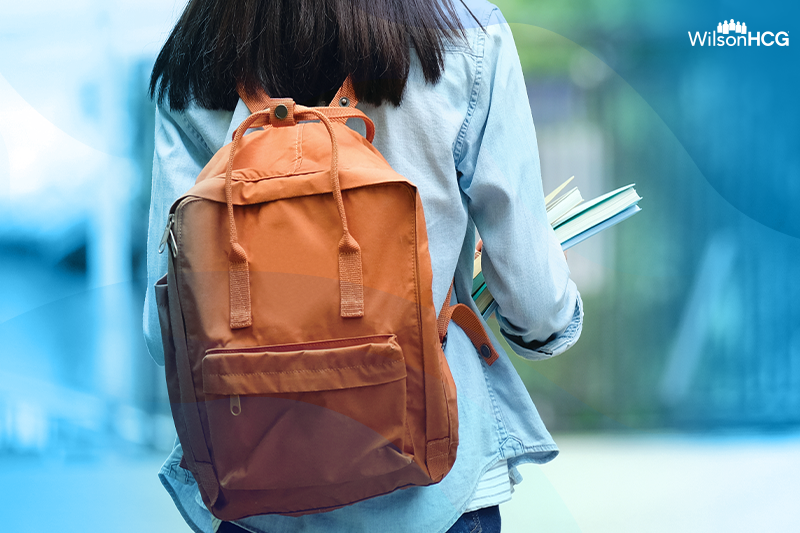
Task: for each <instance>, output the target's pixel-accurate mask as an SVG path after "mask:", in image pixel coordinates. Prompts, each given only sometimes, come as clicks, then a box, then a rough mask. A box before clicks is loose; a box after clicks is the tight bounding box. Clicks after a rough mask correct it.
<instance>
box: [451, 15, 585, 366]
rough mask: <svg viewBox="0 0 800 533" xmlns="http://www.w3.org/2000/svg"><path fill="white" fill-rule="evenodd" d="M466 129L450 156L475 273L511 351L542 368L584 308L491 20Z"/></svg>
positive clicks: (517, 79)
mask: <svg viewBox="0 0 800 533" xmlns="http://www.w3.org/2000/svg"><path fill="white" fill-rule="evenodd" d="M483 38H484V40H485V42H484V54H483V56H482V61H481V63H480V65H479V70H478V78H477V81H476V84H475V89H474V92H473V96H474V99H473V102H474V105H473V109H472V113H471V115H470V116H469V126H468V128H467V129H466V134H465V136H464V138H463V141H462V144H461V146H459V147H458V148H459V149H458V150H457V166H458V170H459V173H460V175H461V178H460V186H461V189H462V191H463V192H464V194H465V195H466V197H467V201H468V207H469V213H470V216H471V218H472V219H473V221H474V222H475V225H476V227H477V229H478V232H479V234H480V236H481V238H482V239H483V254H482V261H481V262H482V268H483V273H484V277H485V279H486V285H487V287H488V288H489V290H490V291H491V293H492V295H493V296H494V298H495V301H496V302H497V307H496V315H497V319H498V322H499V324H500V327H501V331H502V332H503V334H504V336H505V337H506V339H507V340H508V341H509V343H510V345H511V346H512V348H513V349H514V350H515V351H516V352H517V353H518V354H519V355H520V356H522V357H524V358H527V359H546V358H548V357H552V356H554V355H558V354H559V353H561V352H563V351H565V350H566V349H567V348H569V347H571V346H572V345H573V344H574V343H575V342H576V341H577V339H578V337H579V336H580V332H581V327H582V321H583V306H582V303H581V299H580V295H579V294H578V290H577V288H576V286H575V283H574V282H573V281H572V280H571V279H570V272H569V267H568V266H567V262H566V259H565V258H564V255H563V253H562V250H561V246H560V244H559V242H558V240H557V239H556V236H555V233H554V231H553V229H552V228H551V227H550V225H549V224H548V223H547V215H546V211H545V205H544V195H543V192H542V182H541V171H540V166H539V154H538V149H537V145H536V133H535V131H534V126H533V119H532V116H531V111H530V106H529V103H528V97H527V91H526V88H525V82H524V79H523V76H522V69H521V67H520V62H519V57H518V55H517V51H516V47H515V45H514V40H513V37H512V35H511V30H510V28H509V26H508V24H506V23H505V21H504V20H503V19H502V16H501V15H500V14H499V11H495V14H494V15H493V17H492V21H491V22H490V24H489V25H487V27H486V32H485V34H484V35H483Z"/></svg>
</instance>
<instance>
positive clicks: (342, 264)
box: [225, 99, 375, 329]
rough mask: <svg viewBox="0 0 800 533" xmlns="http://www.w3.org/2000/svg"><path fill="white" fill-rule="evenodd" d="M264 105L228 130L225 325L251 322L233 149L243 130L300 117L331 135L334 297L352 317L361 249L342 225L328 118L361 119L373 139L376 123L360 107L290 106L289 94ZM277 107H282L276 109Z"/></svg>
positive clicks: (359, 290)
mask: <svg viewBox="0 0 800 533" xmlns="http://www.w3.org/2000/svg"><path fill="white" fill-rule="evenodd" d="M270 103H271V104H273V103H274V104H276V105H275V108H272V107H269V108H266V109H263V110H261V111H258V112H256V113H253V114H252V115H250V116H249V117H248V118H246V119H245V120H244V121H243V122H242V123H241V124H240V125H239V127H238V128H237V129H236V132H235V133H234V134H233V144H232V145H231V150H230V156H229V157H228V168H227V170H226V172H225V201H226V203H227V207H228V224H229V227H228V230H229V235H230V243H231V251H230V255H229V257H228V265H229V267H228V271H229V277H230V310H231V317H230V326H231V329H239V328H246V327H250V326H251V325H252V324H253V318H252V312H251V307H250V268H249V266H248V261H247V252H246V251H245V249H244V248H243V247H242V246H241V245H240V244H239V237H238V234H237V231H236V220H235V218H234V215H233V160H234V157H235V156H236V149H237V148H238V146H239V142H240V141H241V139H242V137H243V136H244V134H245V132H246V131H247V130H248V129H250V128H255V127H261V126H269V125H273V123H276V124H277V123H280V124H281V125H282V126H283V125H287V126H288V125H294V124H296V123H297V121H300V120H319V121H320V122H322V123H323V124H324V125H325V128H326V129H327V130H328V134H329V135H330V137H331V170H330V176H331V188H332V189H333V191H332V192H333V197H334V200H335V201H336V207H337V210H338V212H339V219H340V220H341V222H342V238H341V239H340V240H339V297H340V314H341V316H342V317H343V318H357V317H362V316H364V282H363V275H362V267H361V264H362V262H361V248H360V247H359V245H358V242H356V240H355V239H354V238H353V236H352V235H351V234H350V230H349V228H348V225H347V214H346V213H345V210H344V201H343V200H342V188H341V184H340V182H339V148H338V143H337V142H336V132H335V131H334V128H333V124H332V122H333V121H334V120H337V119H338V120H340V121H345V120H347V119H348V118H360V119H362V120H363V121H364V123H365V124H366V125H367V140H368V141H370V142H372V138H373V137H374V135H375V125H374V124H373V122H372V121H371V120H370V119H369V118H368V117H367V116H366V115H364V114H363V113H362V112H361V111H359V110H357V109H354V108H331V107H327V108H310V107H304V106H298V105H295V104H294V102H292V101H291V100H288V99H280V100H278V99H272V100H271V101H270ZM281 106H283V107H284V109H279V108H280V107H281Z"/></svg>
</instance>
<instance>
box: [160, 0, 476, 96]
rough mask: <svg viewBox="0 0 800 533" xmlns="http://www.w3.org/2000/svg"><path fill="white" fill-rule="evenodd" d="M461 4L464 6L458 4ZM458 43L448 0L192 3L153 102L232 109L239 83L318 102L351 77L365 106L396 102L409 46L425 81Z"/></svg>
mask: <svg viewBox="0 0 800 533" xmlns="http://www.w3.org/2000/svg"><path fill="white" fill-rule="evenodd" d="M462 1H463V0H462ZM459 38H462V39H463V38H464V28H463V26H462V24H461V22H460V21H459V19H458V16H457V14H456V12H455V8H454V7H453V4H452V0H190V1H189V3H188V5H187V6H186V9H185V10H184V12H183V14H182V15H181V18H180V19H179V20H178V22H177V24H176V25H175V27H174V28H173V30H172V33H171V34H170V36H169V38H168V39H167V42H166V43H165V44H164V47H163V48H162V49H161V52H160V53H159V54H158V58H157V59H156V62H155V65H154V67H153V72H152V75H151V77H150V96H151V97H152V98H156V99H157V101H158V102H159V103H160V104H164V103H165V101H166V102H168V105H169V107H170V108H172V109H175V110H182V109H185V107H186V106H187V105H188V104H189V103H190V102H191V101H194V102H195V103H196V104H197V105H199V106H201V107H204V108H207V109H225V110H233V108H234V107H235V106H236V103H237V100H238V94H237V87H241V88H242V89H243V90H244V91H245V92H246V93H248V94H250V95H253V94H254V93H256V92H257V91H258V90H265V91H266V92H267V94H269V95H270V96H276V97H289V98H293V99H294V100H295V101H296V102H300V103H306V104H310V103H316V102H318V101H319V100H320V99H322V98H326V97H332V96H333V93H335V91H336V90H337V89H338V88H339V86H341V84H342V83H343V82H344V80H345V78H346V77H347V76H348V75H351V76H352V79H353V82H354V87H355V91H356V96H357V97H358V99H359V100H361V101H363V102H368V103H371V104H375V105H380V104H382V103H383V102H390V103H392V104H394V105H398V104H399V103H400V100H401V98H402V95H403V90H404V89H405V85H406V80H407V79H408V73H409V67H410V64H411V48H413V49H414V51H415V53H416V55H417V56H418V58H419V61H420V64H421V66H422V72H423V75H424V77H425V80H426V81H427V82H429V83H435V82H437V81H438V80H439V78H440V77H441V74H442V70H443V68H444V41H446V40H456V39H459Z"/></svg>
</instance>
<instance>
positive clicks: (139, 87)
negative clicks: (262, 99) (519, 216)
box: [0, 0, 800, 533]
mask: <svg viewBox="0 0 800 533" xmlns="http://www.w3.org/2000/svg"><path fill="white" fill-rule="evenodd" d="M498 5H499V6H500V7H501V9H502V10H503V12H504V14H505V16H506V18H507V20H508V21H509V23H510V24H511V25H512V29H513V31H514V36H515V39H516V42H517V46H518V49H519V52H520V59H521V62H522V65H523V69H524V72H525V75H526V82H527V85H528V92H529V97H530V102H531V109H532V113H533V118H534V122H535V124H536V126H537V134H538V141H539V149H540V153H541V159H542V174H543V175H542V179H543V182H544V188H545V191H549V190H552V189H553V188H555V187H556V186H557V185H558V184H560V183H562V182H563V181H564V180H566V179H567V178H568V177H570V176H573V175H574V176H575V182H574V183H575V184H576V185H577V186H578V187H580V189H581V192H582V193H583V194H584V197H586V198H591V197H594V196H597V195H599V194H601V193H603V192H606V191H608V190H611V189H613V188H616V187H618V186H622V185H626V184H628V183H636V189H637V191H638V192H639V194H640V195H641V196H642V197H643V198H644V199H643V200H642V201H641V202H640V206H641V207H642V208H643V211H642V212H641V213H640V214H638V215H636V217H634V218H632V219H630V220H629V221H627V222H624V223H622V224H621V225H620V226H618V227H616V228H614V229H612V230H608V231H606V232H604V233H603V234H601V235H598V236H596V237H593V238H592V239H589V240H588V241H586V242H585V243H582V244H581V245H579V246H577V247H575V248H574V249H572V250H571V251H570V253H569V263H570V268H571V270H572V273H573V277H574V279H575V280H576V283H577V284H578V287H579V288H580V290H581V292H582V295H583V298H584V302H585V311H586V317H585V326H584V332H583V335H582V338H581V340H580V342H579V343H578V344H577V345H576V346H575V347H574V348H573V349H572V350H570V351H569V352H568V353H566V354H564V355H562V356H560V357H558V358H556V359H554V360H550V361H545V362H540V363H527V362H525V361H522V360H521V359H515V364H516V365H517V368H518V370H519V372H520V374H521V375H522V377H523V379H524V380H525V383H526V385H527V386H528V389H529V391H530V393H531V395H532V397H533V398H534V400H535V402H536V404H537V406H538V407H539V409H540V411H541V414H542V416H543V418H544V419H545V422H546V423H547V425H548V427H549V428H551V430H553V432H554V434H555V437H556V440H557V441H558V442H559V444H560V445H561V446H562V455H561V457H559V458H558V460H557V461H555V462H554V463H553V464H552V465H547V466H545V467H541V468H539V467H531V469H529V470H527V471H525V472H523V473H524V474H525V476H526V478H527V481H526V483H524V484H523V485H521V486H520V489H519V492H518V493H517V494H515V496H514V499H513V500H512V502H511V503H510V504H506V505H505V506H504V507H503V516H504V521H505V522H504V530H506V531H510V532H512V533H513V532H517V531H519V532H528V531H585V532H595V531H598V532H599V531H611V530H613V531H661V530H662V529H663V530H664V531H667V530H669V531H674V530H681V531H703V532H708V531H737V530H751V529H756V528H758V529H760V530H772V531H785V530H791V529H793V528H794V527H796V526H797V525H800V512H798V511H796V510H794V508H795V507H796V505H795V503H794V502H796V501H797V497H798V496H800V482H798V481H797V480H798V479H800V433H798V423H799V422H800V310H799V309H798V303H797V302H798V301H800V278H799V277H798V272H799V271H800V269H799V268H798V267H799V266H800V241H799V240H798V239H800V216H798V209H797V206H798V205H799V204H800V150H799V148H800V142H799V141H800V139H798V127H799V126H800V121H798V118H800V117H798V99H797V97H796V94H797V91H798V75H800V74H798V72H799V69H798V65H800V61H798V50H800V42H798V43H792V42H791V39H792V38H793V37H794V38H797V37H796V36H794V33H795V30H796V26H797V21H798V15H800V13H799V12H800V8H798V5H797V4H796V3H793V2H789V1H773V0H770V1H762V2H758V3H753V2H743V1H737V0H731V1H724V2H723V1H718V2H712V1H698V2H688V1H669V2H667V1H664V0H652V1H644V0H639V1H634V0H563V1H560V2H547V1H542V0H535V1H523V0H503V1H499V2H498ZM182 7H183V3H182V2H180V1H164V0H158V1H156V0H139V1H133V0H122V1H117V2H111V3H109V2H100V1H99V0H71V1H62V2H52V1H43V2H37V3H35V4H30V3H20V2H17V3H10V2H7V3H4V4H3V5H2V6H0V338H2V342H0V346H2V347H0V475H1V476H2V483H0V509H3V510H4V511H5V513H4V521H5V522H6V525H7V527H9V528H11V529H16V530H24V531H51V530H58V531H73V530H74V531H87V530H89V531H94V530H103V531H106V530H108V531H138V530H141V529H143V528H148V530H152V531H161V530H163V531H182V530H186V528H185V526H184V525H183V523H182V520H181V518H180V516H178V514H177V512H176V511H175V510H174V508H173V507H172V504H171V502H170V501H169V499H168V497H167V495H166V493H165V492H164V491H163V490H162V489H161V488H160V486H159V483H158V481H157V479H156V477H155V473H156V471H157V469H158V466H159V464H160V462H161V461H162V460H163V458H164V457H165V456H166V453H167V452H168V450H169V449H171V445H172V441H173V439H174V428H173V427H172V421H171V418H170V416H169V409H168V405H167V403H166V391H165V387H164V378H163V372H162V370H161V369H160V368H158V367H156V365H155V364H154V363H152V361H151V360H150V358H149V356H148V354H147V352H146V349H145V347H144V343H143V340H142V335H141V308H142V303H143V294H144V286H145V270H144V249H145V245H146V224H147V210H148V202H149V179H150V169H151V165H152V135H153V113H154V110H153V105H152V103H151V102H150V101H149V99H148V98H147V95H146V86H147V80H148V76H149V70H150V68H151V66H152V62H153V59H154V57H155V54H156V53H157V52H158V50H159V48H160V46H161V44H162V43H163V41H164V39H165V38H166V36H167V33H168V31H169V29H170V28H171V26H172V24H174V21H175V20H176V18H177V16H178V15H179V13H180V10H181V9H182ZM731 18H733V19H735V20H737V21H742V22H746V24H747V27H748V30H749V31H750V32H752V33H753V34H755V32H764V31H771V32H773V33H777V32H779V31H785V32H787V33H788V35H789V46H771V47H765V46H751V47H707V46H704V47H701V46H694V47H693V46H692V45H691V43H690V40H689V35H688V34H689V32H691V33H692V34H694V32H696V31H699V32H700V33H701V34H702V33H703V32H705V31H709V32H710V31H713V30H714V29H716V26H717V23H718V22H721V21H722V20H730V19H731ZM637 510H638V511H637Z"/></svg>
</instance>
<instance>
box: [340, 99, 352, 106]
mask: <svg viewBox="0 0 800 533" xmlns="http://www.w3.org/2000/svg"><path fill="white" fill-rule="evenodd" d="M339 105H340V106H342V107H347V106H349V105H350V99H349V98H348V97H346V96H342V97H341V98H339Z"/></svg>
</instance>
